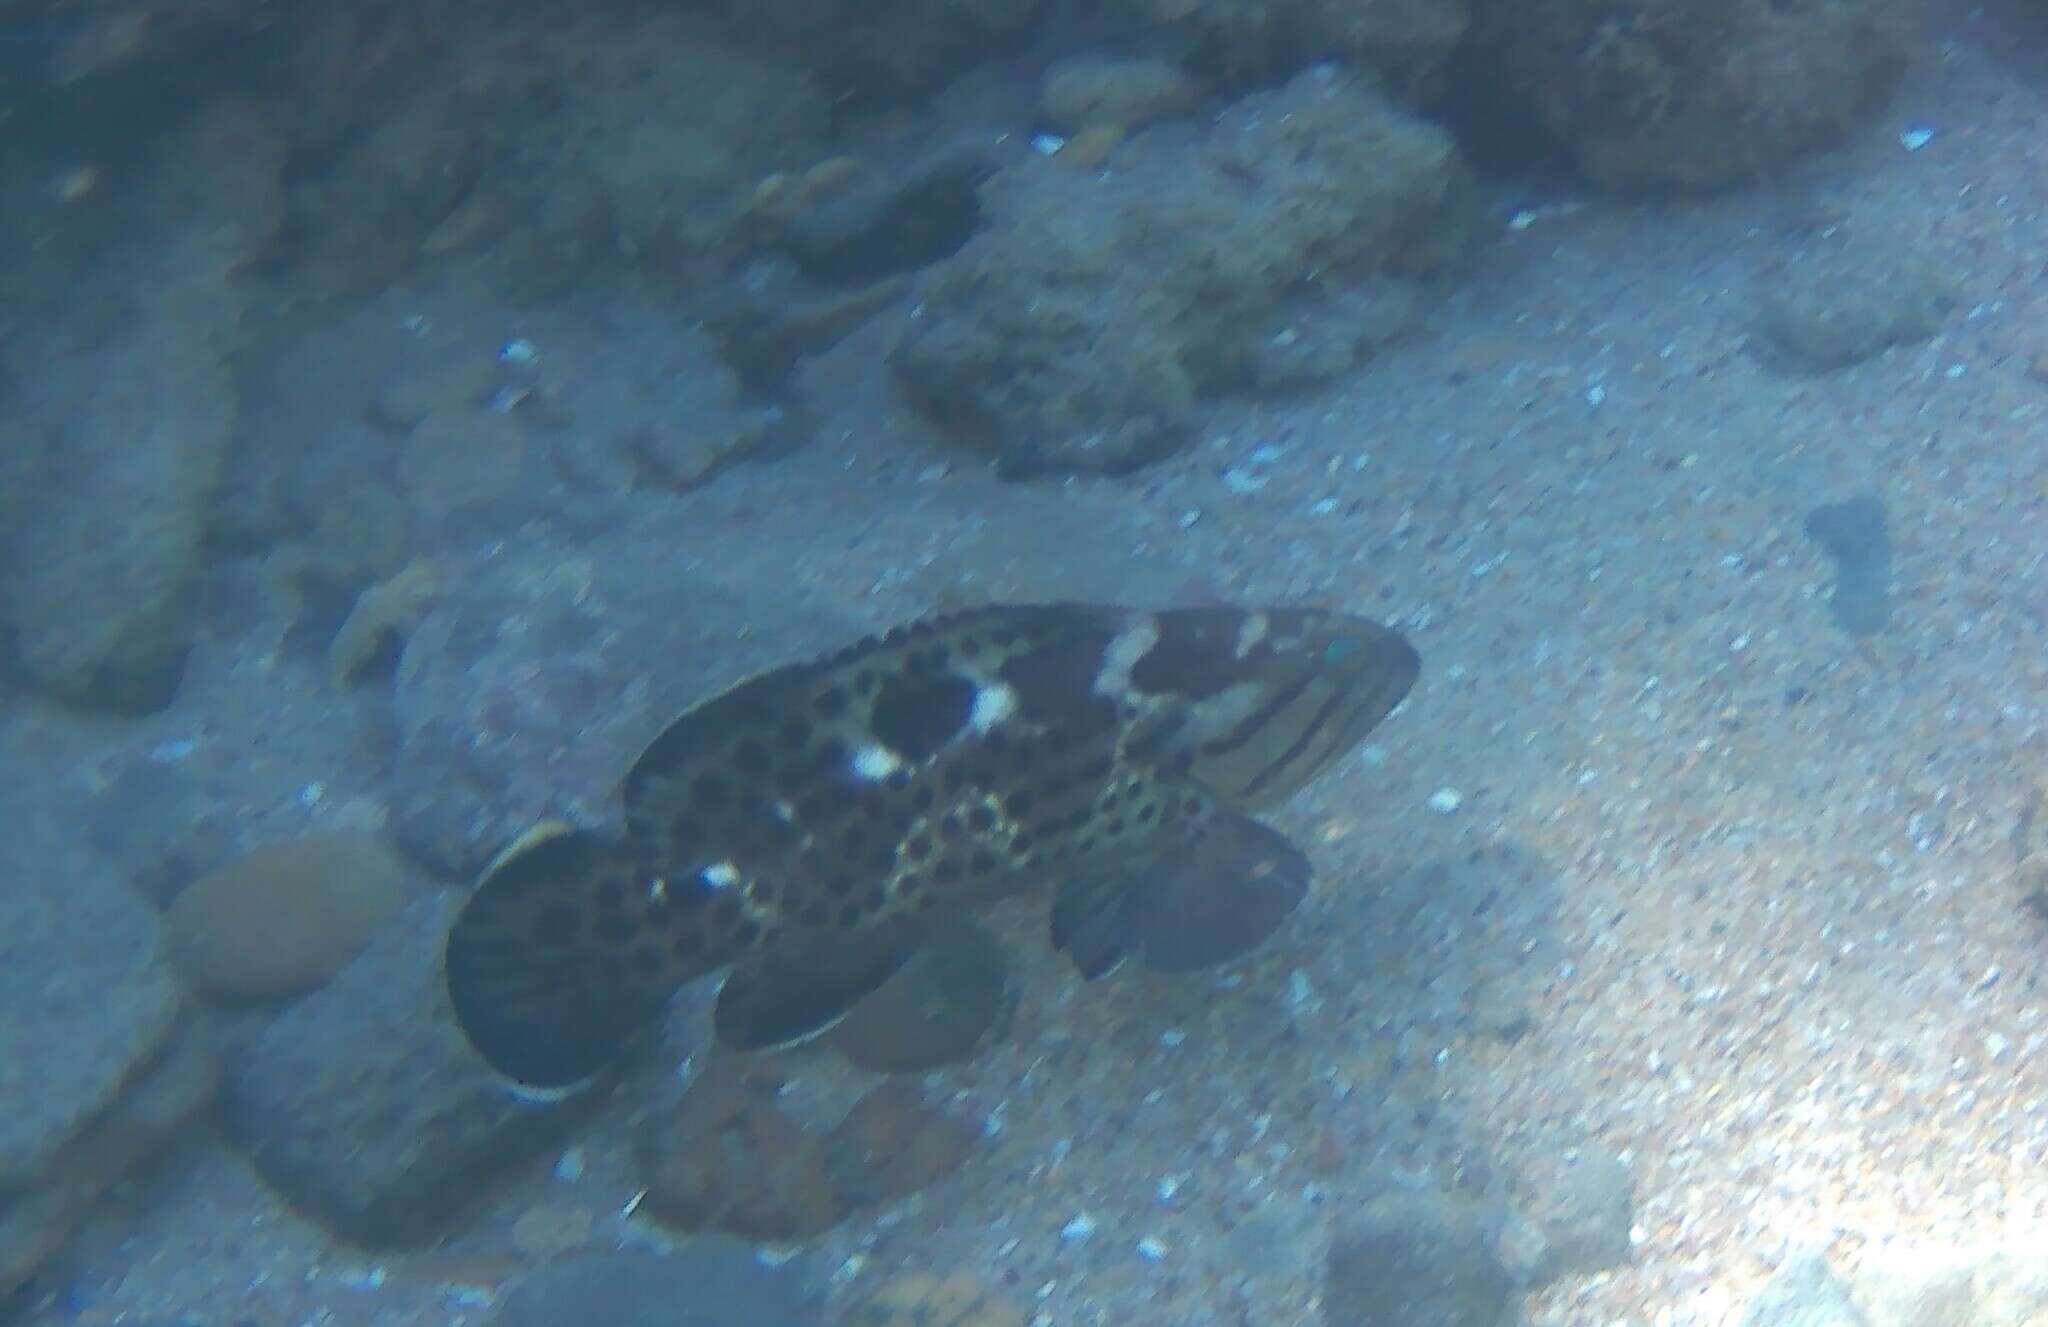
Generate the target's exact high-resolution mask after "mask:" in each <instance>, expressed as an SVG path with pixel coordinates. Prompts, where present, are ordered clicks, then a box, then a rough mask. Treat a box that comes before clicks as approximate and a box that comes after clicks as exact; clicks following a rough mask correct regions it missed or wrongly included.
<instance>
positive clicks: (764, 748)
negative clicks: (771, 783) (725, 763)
mask: <svg viewBox="0 0 2048 1327" xmlns="http://www.w3.org/2000/svg"><path fill="white" fill-rule="evenodd" d="M732 767H733V769H735V770H736V771H738V772H739V773H740V774H741V775H743V776H744V777H746V778H749V779H755V780H761V779H766V778H767V777H768V776H769V775H770V774H771V773H773V772H774V767H775V762H774V759H773V758H772V757H771V756H770V755H769V754H768V744H767V743H766V742H763V741H762V740H761V739H760V738H758V737H748V738H743V739H741V741H740V744H739V745H738V746H736V747H734V748H733V751H732Z"/></svg>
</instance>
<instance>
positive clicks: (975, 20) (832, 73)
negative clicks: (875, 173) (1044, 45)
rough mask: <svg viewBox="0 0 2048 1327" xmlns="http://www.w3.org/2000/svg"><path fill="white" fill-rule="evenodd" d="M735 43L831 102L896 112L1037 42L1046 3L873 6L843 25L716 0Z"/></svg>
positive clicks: (787, 0) (938, 1)
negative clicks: (804, 76) (827, 94)
mask: <svg viewBox="0 0 2048 1327" xmlns="http://www.w3.org/2000/svg"><path fill="white" fill-rule="evenodd" d="M707 8H709V9H710V10H712V11H713V12H714V13H716V14H717V15H718V17H719V19H720V21H721V23H722V24H723V25H724V27H725V31H726V32H727V33H729V35H730V39H731V40H733V41H735V42H738V43H743V44H745V45H749V46H752V47H754V48H756V49H759V50H764V51H767V52H769V53H771V54H773V55H774V56H775V57H776V58H778V59H782V60H787V61H789V62H790V63H792V64H794V65H796V66H798V67H801V68H803V69H805V70H806V71H808V72H809V73H810V75H811V76H812V77H814V78H816V79H817V80H818V82H819V83H820V84H821V85H823V86H824V87H827V88H829V89H830V90H831V92H832V94H833V95H834V96H835V97H842V98H845V99H847V100H849V101H855V102H871V103H872V102H879V103H883V104H887V105H900V104H902V103H904V102H908V101H918V100H922V99H924V98H926V97H928V96H930V95H931V93H932V92H933V91H934V90H935V89H936V88H938V87H939V86H940V85H941V84H944V83H946V82H948V81H950V80H952V79H953V78H956V77H958V75H959V74H960V71H961V70H963V69H971V68H973V67H975V66H976V65H978V64H981V63H984V62H987V61H992V60H1000V59H1004V58H1006V57H1007V56H1009V55H1011V54H1013V53H1015V52H1016V51H1017V50H1018V49H1019V48H1020V47H1021V46H1022V45H1023V44H1024V43H1025V42H1026V41H1027V40H1029V38H1030V37H1031V35H1032V29H1033V24H1034V22H1035V21H1036V19H1037V17H1038V15H1039V13H1040V11H1041V10H1042V9H1043V8H1044V5H1043V3H1042V0H873V2H872V3H869V4H865V5H863V6H862V7H861V10H860V17H859V21H857V22H843V21H839V19H840V17H841V16H840V15H838V14H837V13H836V12H834V11H825V13H824V14H822V15H821V12H820V10H819V9H818V7H817V5H816V4H815V3H814V2H813V0H716V3H714V4H712V5H709V6H707Z"/></svg>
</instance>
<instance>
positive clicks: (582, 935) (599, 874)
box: [443, 821, 675, 1089]
mask: <svg viewBox="0 0 2048 1327" xmlns="http://www.w3.org/2000/svg"><path fill="white" fill-rule="evenodd" d="M642 879H643V874H642V872H641V871H640V870H639V868H638V864H637V863H636V861H635V860H634V858H633V856H632V855H631V854H630V853H628V852H627V851H626V850H625V849H624V848H622V847H620V846H619V845H617V844H615V843H613V842H611V841H610V840H608V839H605V838H603V837H601V836H599V835H596V834H592V833H588V832H585V831H582V830H577V829H574V828H572V827H570V826H568V825H566V824H563V823H561V822H560V821H543V822H542V823H541V824H539V825H536V826H534V827H533V828H532V829H530V830H528V831H527V832H526V833H525V834H522V835H521V836H519V838H517V839H516V840H514V841H513V842H512V843H511V844H510V845H509V846H507V847H506V848H505V850H504V851H502V852H500V853H499V854H498V856H497V858H496V859H495V860H493V861H492V862H491V864H490V865H489V866H488V867H486V868H485V869H484V872H483V876H482V878H481V879H480V880H479V881H478V882H477V886H476V890H475V892H474V893H472V894H471V895H470V897H469V899H468V901H467V902H466V903H465V904H464V905H463V908H462V911H461V913H460V914H459V915H458V916H457V917H456V919H455V924H454V926H453V927H452V928H451V929H450V930H449V932H448V940H447V945H446V948H445V950H444V952H443V968H444V972H445V975H446V979H447V985H448V997H449V1000H450V1002H451V1003H452V1004H453V1006H454V1009H455V1019H456V1022H457V1023H458V1024H459V1025H460V1027H461V1028H462V1032H463V1035H465V1036H466V1037H468V1039H469V1043H470V1045H471V1046H473V1047H474V1048H475V1049H476V1051H477V1053H478V1054H479V1055H481V1056H482V1057H483V1059H484V1061H485V1062H486V1063H487V1064H489V1065H490V1066H491V1068H492V1069H494V1070H496V1071H497V1072H498V1073H501V1074H503V1075H504V1076H506V1077H507V1078H510V1079H512V1080H514V1081H515V1082H518V1083H520V1084H523V1085H525V1086H528V1087H533V1088H542V1089H561V1088H569V1087H574V1086H576V1085H577V1084H579V1083H581V1082H583V1081H585V1080H587V1079H589V1078H591V1077H593V1076H594V1075H596V1074H598V1073H599V1072H601V1071H602V1070H604V1069H605V1068H606V1067H608V1066H609V1065H611V1064H612V1063H613V1062H614V1061H616V1060H617V1059H618V1058H619V1056H620V1055H621V1054H622V1053H623V1052H624V1050H625V1048H626V1046H627V1044H628V1043H629V1042H630V1041H631V1040H632V1039H633V1038H634V1037H635V1036H636V1035H638V1034H639V1033H641V1032H643V1031H645V1030H646V1029H647V1028H649V1027H651V1026H653V1025H654V1023H655V1022H656V1021H657V1020H658V1019H659V1018H660V1015H661V1011H662V1010H663V1009H664V1008H665V1007H666V1005H667V1002H668V997H669V996H670V994H672V993H673V991H674V990H675V983H673V982H672V981H668V980H665V978H667V977H668V976H669V975H670V974H669V973H667V972H665V971H664V970H663V967H662V965H660V964H659V963H653V962H646V961H641V962H635V961H634V960H635V959H636V958H642V959H644V958H645V957H647V956H644V955H640V954H637V953H636V952H635V951H633V949H632V948H631V942H632V938H633V936H632V930H633V928H631V927H630V925H628V924H627V922H628V916H627V914H626V913H625V912H624V911H623V909H624V907H625V901H626V900H628V899H630V898H632V897H633V896H634V894H635V891H636V886H637V888H638V891H639V892H640V893H644V891H645V885H644V884H642V883H640V882H641V881H642ZM612 913H617V914H618V915H616V916H614V915H612Z"/></svg>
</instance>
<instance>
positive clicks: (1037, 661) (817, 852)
mask: <svg viewBox="0 0 2048 1327" xmlns="http://www.w3.org/2000/svg"><path fill="white" fill-rule="evenodd" d="M1418 668H1419V663H1418V660H1417V658H1416V655H1415V653H1414V651H1413V649H1412V648H1411V647H1410V646H1409V645H1408V643H1407V642H1406V641H1405V640H1404V639H1403V638H1402V637H1401V636H1400V635H1399V634H1398V633H1396V632H1394V631H1392V630H1390V629H1389V628H1386V627H1384V626H1381V625H1379V624H1377V623H1374V622H1370V621H1366V620H1364V619H1360V618H1355V617H1351V616H1348V615H1345V614H1340V613H1334V612H1329V611H1324V610H1318V609H1311V608H1294V607H1277V608H1266V609H1261V610H1257V611H1247V610H1242V609H1236V608H1221V607H1214V608H1200V609H1179V610H1168V611H1163V612H1141V611H1134V610H1128V609H1122V608H1114V607H1107V606H1100V605H1087V604H1049V605H994V606H989V607H985V608H979V609H972V610H968V611H965V612H960V613H954V614H950V615H946V616H941V617H934V618H927V619H921V620H919V621H916V622H912V623H909V624H907V625H904V626H901V627H898V628H896V629H894V630H892V631H890V632H888V633H886V634H884V635H881V636H878V637H871V638H869V639H866V640H863V641H861V642H859V643H858V644H855V645H852V646H849V647H848V648H846V649H843V650H841V651H839V652H838V653H836V654H832V655H830V656H828V657H825V658H822V659H819V660H816V661H813V662H808V663H800V664H793V665H788V666H785V667H781V668H776V669H773V670H771V671H768V672H765V673H762V674H759V675H757V676H755V677H752V678H750V679H748V680H746V681H743V682H741V683H739V684H738V685H736V686H734V687H732V688H731V689H729V690H727V691H726V692H724V693H723V694H721V695H719V696H717V697H715V698H713V699H711V700H709V701H707V702H705V703H704V704H702V705H699V706H698V707H696V708H695V709H692V710H690V711H689V712H688V713H686V714H684V715H683V716H682V717H681V718H679V719H677V720H676V721H675V722H674V723H673V724H671V725H670V726H669V728H668V729H667V730H665V731H664V732H663V733H662V734H661V735H660V736H658V737H656V738H655V740H654V741H653V742H652V743H651V744H650V745H649V746H648V747H647V749H646V750H645V751H644V752H643V753H642V755H641V756H640V758H639V760H638V761H637V762H635V764H634V765H633V767H632V768H631V769H630V770H629V771H628V773H627V774H626V776H625V779H624V783H623V804H624V811H625V834H624V836H623V839H620V840H613V839H610V838H605V837H600V836H598V835H594V834H591V833H587V832H579V831H569V830H566V829H565V828H563V827H555V826H543V827H541V828H540V829H538V830H537V831H536V832H534V833H533V834H530V835H529V836H527V837H526V838H525V839H522V840H521V841H519V842H517V843H515V844H514V845H512V846H511V847H510V848H508V849H507V850H506V851H505V853H503V854H501V856H500V858H499V860H498V861H497V862H495V863H493V865H492V867H491V868H490V869H488V870H487V871H486V872H485V873H484V878H483V880H482V881H481V883H480V885H479V887H478V890H477V892H476V893H475V894H474V895H473V896H472V898H471V900H470V902H469V904H468V906H467V907H466V908H465V910H464V912H463V914H462V916H461V917H460V918H458V920H457V923H456V925H455V927H454V929H453V931H452V932H451V934H450V937H449V942H448V949H447V973H448V982H449V990H450V994H451V997H452V999H453V1001H454V1004H455V1008H456V1012H457V1015H458V1018H459V1019H460V1020H461V1022H462V1024H463V1026H464V1028H465V1030H466V1031H467V1032H468V1033H469V1035H470V1038H471V1040H472V1042H473V1043H474V1044H475V1045H476V1046H477V1048H478V1049H479V1050H480V1051H481V1052H482V1053H483V1054H484V1056H485V1058H486V1059H488V1060H490V1061H491V1062H492V1063H493V1064H494V1065H496V1066H497V1067H498V1068H499V1069H500V1070H502V1071H504V1072H506V1073H507V1074H509V1075H510V1076H512V1077H514V1078H517V1079H520V1080H522V1081H526V1082H529V1083H534V1084H537V1085H543V1086H551V1085H560V1084H563V1083H567V1082H572V1081H575V1080H576V1079H579V1078H582V1077H586V1076H588V1075H589V1074H590V1073H592V1072H594V1071H596V1070H597V1069H599V1068H602V1067H603V1065H604V1064H605V1063H607V1062H609V1061H610V1060H611V1059H612V1058H613V1057H615V1056H616V1054H617V1053H618V1051H619V1049H620V1047H621V1045H622V1043H623V1042H624V1041H625V1040H627V1039H628V1038H629V1037H630V1036H631V1035H633V1034H634V1033H635V1032H636V1031H637V1030H639V1029H640V1028H642V1027H644V1026H646V1025H648V1024H650V1023H652V1022H653V1021H654V1020H655V1019H656V1018H657V1017H658V1015H659V1012H660V1009H661V1008H662V1006H663V1005H664V1004H665V1003H666V1001H667V999H668V998H669V996H670V995H671V994H673V993H674V991H675V990H677V989H678V988H679V987H681V986H682V985H683V984H684V983H686V982H688V981H691V980H693V979H695V978H697V977H700V976H703V975H706V974H708V973H711V972H715V971H718V970H720V969H724V968H733V969H734V971H733V973H732V975H731V976H730V977H729V978H728V980H727V983H726V985H725V987H724V988H723V990H722V991H721V995H720V999H719V1005H718V1010H717V1015H716V1025H717V1028H718V1032H719V1035H720V1037H721V1039H722V1040H724V1041H726V1042H728V1043H729V1044H733V1045H736V1046H738V1047H740V1048H742V1049H755V1048H759V1047H761V1046H765V1045H772V1044H776V1043H777V1042H779V1041H782V1040H789V1039H796V1038H800V1037H802V1036H805V1035H810V1034H813V1033H815V1032H817V1031H819V1030H821V1029H822V1027H824V1026H827V1025H829V1023H830V1022H831V1021H832V1020H834V1019H835V1018H836V1017H838V1016H839V1015H842V1014H843V1013H844V1012H845V1010H846V1009H847V1008H849V1007H850V1006H851V1004H852V1003H854V1002H856V1001H857V1000H858V999H859V998H860V996H862V995H864V994H865V993H866V992H867V991H870V990H872V989H873V988H874V987H875V986H877V985H879V984H880V983H881V982H882V981H885V980H886V979H887V978H888V976H889V975H890V974H891V973H893V972H894V971H895V969H896V968H897V967H898V966H900V965H901V963H902V962H903V961H904V960H905V959H906V958H907V957H908V956H909V954H910V953H912V952H914V950H915V949H916V947H917V945H918V944H919V943H920V942H921V940H922V938H923V936H924V935H925V934H926V933H927V932H928V931H930V930H931V929H932V928H933V927H934V926H935V925H936V924H937V923H938V922H940V921H941V920H943V919H945V918H946V917H948V916H951V915H956V914H959V913H962V912H968V911H973V910H976V909H979V908H982V907H985V906H987V905H988V904H990V903H992V902H995V901H997V900H999V899H1002V898H1005V897H1009V896H1012V895H1015V894H1018V893H1020V892H1023V891H1026V890H1029V889H1032V888H1037V887H1046V886H1058V887H1059V889H1060V891H1061V902H1060V906H1058V907H1056V908H1055V913H1054V939H1055V942H1056V943H1058V944H1060V946H1061V947H1062V948H1064V949H1067V950H1068V952H1069V953H1070V954H1071V956H1072V957H1073V958H1074V960H1075V962H1076V964H1077V966H1079V967H1080V969H1081V970H1082V972H1083V973H1084V974H1086V975H1089V976H1093V975H1097V974H1098V973H1099V972H1101V971H1106V970H1108V969H1109V968H1110V967H1113V966H1114V965H1115V964H1116V962H1118V961H1120V960H1121V959H1122V958H1123V957H1125V956H1126V955H1135V956H1138V957H1140V958H1143V959H1144V960H1145V961H1147V962H1150V963H1151V964H1152V965H1153V966H1157V967H1162V968H1167V969H1174V968H1178V967H1187V966H1191V965H1193V964H1195V963H1199V962H1206V961H1210V959H1209V958H1208V957H1207V956H1208V955H1210V954H1221V955H1222V956H1223V957H1229V956H1231V955H1232V954H1233V953H1235V952H1241V951H1242V950H1243V949H1245V948H1249V947H1250V945H1252V944H1256V943H1257V942H1258V941H1259V940H1261V939H1263V938H1264V935H1265V934H1266V933H1267V932H1269V931H1270V930H1271V929H1273V928H1274V927H1275V926H1277V925H1278V923H1279V920H1280V918H1281V917H1284V915H1285V913H1286V912H1287V911H1288V910H1289V909H1291V908H1292V907H1293V905H1294V903H1295V902H1297V901H1298V899H1299V897H1300V893H1301V892H1302V891H1304V890H1305V889H1306V886H1307V879H1308V866H1307V861H1306V858H1305V857H1302V856H1301V854H1300V853H1299V851H1298V850H1297V849H1295V848H1294V847H1293V846H1292V845H1291V844H1288V843H1287V842H1286V841H1285V840H1284V839H1283V838H1281V837H1280V836H1279V835H1278V834H1277V833H1275V832H1274V831H1272V830H1270V829H1268V828H1266V827H1265V826H1263V825H1259V824H1257V822H1254V821H1251V820H1250V819H1249V818H1248V817H1246V816H1245V815H1244V814H1243V813H1244V812H1245V811H1248V810H1250V809H1255V808H1257V807H1262V806H1267V805H1270V804H1272V803H1274V802H1276V801H1278V800H1280V799H1281V798H1284V797H1285V796H1287V795H1288V794H1289V793H1291V792H1293V791H1294V790H1296V789H1298V788H1300V787H1301V786H1302V785H1303V784H1305V783H1307V782H1308V781H1309V780H1310V779H1312V778H1314V777H1315V776H1316V775H1317V774H1318V773H1320V772H1322V771H1323V770H1324V769H1326V768H1328V767H1329V766H1330V765H1331V764H1332V763H1333V762H1334V761H1335V760H1337V759H1338V758H1339V757H1340V756H1342V755H1343V754H1344V753H1345V752H1346V751H1348V750H1350V749H1351V748H1352V747H1353V746H1354V745H1355V744H1356V743H1357V741H1358V740H1359V739H1360V738H1361V737H1362V736H1363V735H1364V734H1365V733H1366V732H1367V731H1368V730H1370V729H1371V728H1372V727H1373V726H1374V725H1376V724H1377V723H1379V722H1380V720H1381V719H1383V718H1384V717H1385V716H1386V715H1387V714H1388V713H1389V712H1390V711H1391V710H1392V709H1393V708H1394V707H1395V706H1396V705H1397V704H1399V702H1400V701H1401V699H1402V698H1403V697H1404V696H1405V695H1406V694H1407V692H1408V689H1409V687H1410V686H1411V685H1412V683H1413V682H1414V680H1415V677H1416V675H1417V671H1418ZM1194 843H1201V844H1202V845H1204V848H1203V851H1204V854H1205V857H1206V859H1191V858H1190V853H1189V850H1188V846H1187V845H1190V844H1194ZM1169 868H1170V869H1169ZM1212 877H1213V879H1212ZM1205 888H1209V889H1211V891H1212V897H1209V898H1204V899H1199V900H1198V899H1196V898H1195V894H1196V893H1198V892H1199V891H1201V890H1203V889H1205ZM1176 910H1177V911H1178V914H1179V919H1178V920H1170V919H1167V918H1165V917H1164V916H1163V915H1162V914H1165V913H1172V912H1175V911H1176ZM1189 918H1212V921H1211V922H1207V923H1205V924H1210V925H1212V926H1213V927H1214V928H1217V929H1220V930H1221V931H1222V934H1220V935H1206V934H1196V933H1195V932H1194V931H1193V930H1192V929H1191V927H1190V923H1189V921H1188V919H1189ZM1240 930H1242V932H1243V935H1242V936H1240V935H1239V934H1238V932H1239V931H1240Z"/></svg>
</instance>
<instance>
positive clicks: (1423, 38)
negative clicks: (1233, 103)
mask: <svg viewBox="0 0 2048 1327" xmlns="http://www.w3.org/2000/svg"><path fill="white" fill-rule="evenodd" d="M1118 7H1119V8H1121V9H1123V10H1125V11H1127V12H1129V13H1130V14H1132V15H1133V16H1134V17H1136V18H1138V19H1141V20H1143V21H1145V22H1147V23H1150V24H1154V25H1156V26H1157V31H1158V40H1159V41H1160V42H1161V43H1163V44H1165V45H1166V46H1168V47H1169V48H1170V49H1171V50H1173V51H1174V52H1175V54H1176V55H1177V57H1178V58H1179V60H1180V61H1181V62H1183V63H1184V64H1186V65H1187V66H1189V67H1190V68H1194V69H1197V70H1200V71H1202V72H1203V73H1205V74H1208V75H1210V76H1212V77H1214V78H1217V79H1220V80H1222V81H1224V82H1227V83H1231V84H1237V85H1243V84H1247V83H1254V82H1259V81H1270V80H1274V79H1276V78H1278V77H1280V76H1283V75H1284V74H1285V73H1287V72H1288V71H1290V70H1294V69H1299V68H1301V67H1302V66H1303V65H1305V64H1308V63H1309V62H1311V61H1314V60H1343V61H1346V62H1348V63H1352V64H1356V65H1359V66H1361V67H1363V68H1366V69H1370V70H1371V71H1372V72H1373V73H1374V74H1375V75H1376V76H1377V77H1378V78H1379V79H1380V81H1381V82H1383V83H1384V84H1385V85H1386V86H1388V87H1390V88H1396V89H1404V90H1420V89H1424V88H1427V87H1428V86H1429V84H1430V80H1431V79H1432V78H1433V77H1434V76H1435V74H1436V73H1437V71H1438V70H1439V69H1440V68H1441V67H1442V65H1443V64H1444V62H1445V61H1446V60H1448V59H1449V58H1450V56H1451V53H1452V51H1453V49H1454V48H1455V47H1456V46H1457V44H1458V39H1459V38H1460V37H1461V36H1462V35H1463V34H1464V31H1465V26H1466V23H1467V21H1468V8H1469V4H1468V0H1374V3H1372V4H1360V3H1358V0H1118Z"/></svg>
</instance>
